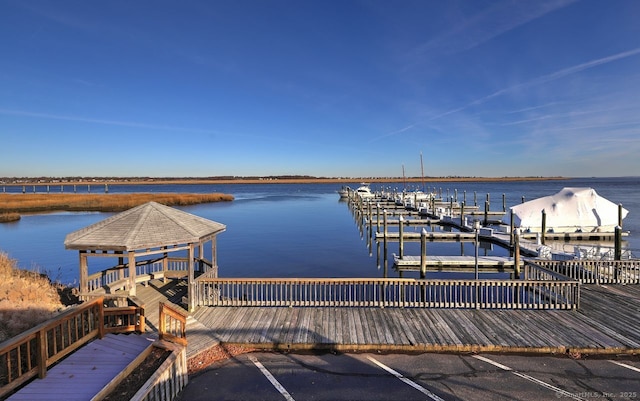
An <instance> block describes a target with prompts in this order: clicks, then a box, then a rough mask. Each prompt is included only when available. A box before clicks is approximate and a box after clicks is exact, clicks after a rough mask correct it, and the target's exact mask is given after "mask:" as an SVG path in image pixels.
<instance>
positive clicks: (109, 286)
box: [88, 257, 215, 292]
mask: <svg viewBox="0 0 640 401" xmlns="http://www.w3.org/2000/svg"><path fill="white" fill-rule="evenodd" d="M164 261H165V258H164V257H161V258H157V259H149V260H141V261H137V262H136V283H146V282H148V281H150V280H153V279H156V278H164V277H172V278H179V277H186V276H187V275H188V272H189V259H188V258H176V257H171V258H170V257H167V258H166V262H167V263H166V270H165V263H164ZM194 267H195V269H196V271H201V272H203V271H210V270H212V269H214V270H215V267H213V266H212V264H211V262H210V261H208V260H205V259H200V258H195V259H194ZM128 281H129V266H128V265H127V264H119V265H116V266H113V267H109V268H107V269H104V270H102V271H99V272H97V273H93V274H91V275H90V276H89V278H88V287H89V288H88V291H89V292H94V291H96V290H98V289H101V288H102V289H105V290H107V292H113V291H116V290H118V289H121V288H124V287H125V286H126V285H127V283H128Z"/></svg>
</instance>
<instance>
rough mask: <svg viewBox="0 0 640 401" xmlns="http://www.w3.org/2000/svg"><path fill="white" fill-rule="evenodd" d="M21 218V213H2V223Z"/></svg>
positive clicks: (0, 216)
mask: <svg viewBox="0 0 640 401" xmlns="http://www.w3.org/2000/svg"><path fill="white" fill-rule="evenodd" d="M18 220H20V214H19V213H0V223H10V222H12V221H18Z"/></svg>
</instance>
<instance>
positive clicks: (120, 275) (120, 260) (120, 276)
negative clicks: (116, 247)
mask: <svg viewBox="0 0 640 401" xmlns="http://www.w3.org/2000/svg"><path fill="white" fill-rule="evenodd" d="M116 253H117V254H120V255H121V254H122V251H118V252H116ZM123 265H124V258H123V257H122V256H118V266H123ZM123 278H124V269H118V280H122V279H123Z"/></svg>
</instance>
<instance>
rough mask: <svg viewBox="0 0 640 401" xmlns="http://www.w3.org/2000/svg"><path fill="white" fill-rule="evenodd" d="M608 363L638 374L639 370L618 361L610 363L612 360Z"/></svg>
mask: <svg viewBox="0 0 640 401" xmlns="http://www.w3.org/2000/svg"><path fill="white" fill-rule="evenodd" d="M609 362H611V363H615V364H616V365H618V366H622V367H623V368H627V369H631V370H635V371H636V372H638V373H640V368H636V367H635V366H631V365H627V364H626V363H622V362H618V361H612V360H609Z"/></svg>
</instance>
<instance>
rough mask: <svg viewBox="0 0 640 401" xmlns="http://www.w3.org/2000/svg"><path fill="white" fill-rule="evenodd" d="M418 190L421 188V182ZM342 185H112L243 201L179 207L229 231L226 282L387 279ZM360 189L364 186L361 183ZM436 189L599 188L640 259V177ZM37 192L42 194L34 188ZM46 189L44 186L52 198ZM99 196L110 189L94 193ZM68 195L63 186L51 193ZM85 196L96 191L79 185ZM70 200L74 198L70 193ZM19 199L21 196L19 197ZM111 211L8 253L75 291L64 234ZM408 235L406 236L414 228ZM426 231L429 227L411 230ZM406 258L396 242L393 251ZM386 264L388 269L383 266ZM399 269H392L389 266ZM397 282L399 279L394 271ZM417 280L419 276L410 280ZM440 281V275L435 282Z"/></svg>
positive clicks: (29, 225)
mask: <svg viewBox="0 0 640 401" xmlns="http://www.w3.org/2000/svg"><path fill="white" fill-rule="evenodd" d="M412 185H414V186H416V185H417V184H412ZM340 186H341V185H340V184H304V185H292V184H259V185H240V184H224V185H141V186H131V185H110V186H109V193H124V192H198V193H206V192H223V193H230V194H232V195H234V196H235V201H233V202H229V203H214V204H205V205H196V206H189V207H182V208H180V209H182V210H184V211H186V212H189V213H192V214H195V215H198V216H202V217H205V218H208V219H211V220H215V221H218V222H220V223H223V224H225V225H226V226H227V230H226V231H225V232H224V233H222V234H220V235H219V236H218V261H219V262H218V263H219V266H220V275H221V276H223V277H382V276H383V275H384V268H382V267H380V268H379V267H378V264H379V263H378V260H377V252H376V248H375V241H374V247H373V249H371V250H370V249H369V248H368V246H367V242H368V241H367V238H366V235H365V236H364V237H363V236H362V235H361V231H360V229H359V228H358V226H357V225H356V223H355V220H354V217H353V214H352V213H351V211H350V210H349V208H348V206H347V204H346V203H345V202H340V201H339V200H338V195H337V193H336V191H337V190H338V189H339V188H340ZM354 186H355V185H354ZM401 186H402V184H397V183H394V184H373V185H372V186H371V187H372V189H374V190H376V189H380V188H382V187H385V188H389V187H391V188H393V187H396V188H398V187H401ZM426 186H427V188H428V189H433V188H435V189H436V190H437V191H440V190H442V194H443V196H444V197H446V196H447V194H448V195H449V196H454V194H455V193H456V191H457V195H458V200H462V199H463V197H464V196H465V191H466V200H467V204H470V203H473V197H474V191H475V192H476V197H477V199H478V204H480V205H483V204H484V200H485V199H486V194H487V193H489V194H490V198H491V210H502V194H505V197H506V204H507V207H509V206H513V205H515V204H518V203H520V202H521V201H522V196H524V197H525V200H531V199H534V198H538V197H541V196H547V195H552V194H554V193H556V192H558V191H560V190H561V189H562V188H563V187H592V188H594V189H595V190H596V192H598V194H599V195H601V196H603V197H605V198H607V199H609V200H610V201H612V202H614V203H621V204H622V205H623V206H624V207H625V208H626V209H627V210H629V215H628V216H627V218H626V219H625V220H624V230H625V231H627V230H628V231H631V234H630V236H629V237H627V238H626V240H627V241H628V247H629V248H630V249H632V251H634V254H635V255H636V256H637V255H640V177H633V178H589V179H570V180H558V181H540V182H505V183H496V182H490V183H483V182H468V183H442V184H440V183H427V184H426ZM26 189H27V191H28V192H32V191H33V187H32V186H27V188H26ZM46 190H47V189H46V187H36V191H38V192H45V191H46ZM90 190H91V192H95V193H100V192H103V191H104V187H102V186H92V187H91V188H90ZM6 191H7V192H22V187H6ZM50 191H51V192H59V191H60V187H59V186H51V187H50ZM77 191H78V192H87V187H86V186H82V187H81V186H78V187H77ZM64 192H73V187H72V186H66V187H65V188H64ZM16 196H20V194H19V193H18V194H16ZM111 215H112V214H111V213H51V214H44V215H25V216H23V217H22V219H21V220H20V221H18V222H16V223H9V224H0V250H2V251H4V252H7V253H8V254H9V256H10V257H12V258H14V259H17V260H18V263H19V265H20V266H21V267H23V268H30V269H37V270H40V271H43V272H47V273H48V274H49V275H50V276H51V277H52V278H53V279H57V280H59V281H61V282H65V283H74V282H76V281H77V277H78V254H77V251H70V250H65V249H64V238H65V236H66V235H67V234H68V233H70V232H72V231H75V230H78V229H80V228H83V227H86V226H88V225H90V224H93V223H95V222H98V221H100V220H103V219H105V218H106V217H108V216H111ZM406 230H407V229H406ZM408 230H416V231H420V230H421V228H414V227H411V228H408ZM393 252H396V253H397V244H390V245H389V258H390V259H391V253H393ZM419 252H420V250H419V244H417V243H413V244H406V245H405V254H406V255H418V254H419ZM427 252H428V253H429V254H432V255H460V254H465V255H473V253H474V249H473V244H470V243H467V244H460V243H429V244H428V245H427ZM480 254H481V255H484V254H487V255H506V254H507V253H506V251H505V250H504V249H501V248H499V247H495V246H494V247H490V246H489V245H485V246H484V247H483V249H482V250H481V251H480ZM113 263H114V260H112V259H111V258H90V259H89V268H90V272H95V271H99V270H101V269H103V268H106V267H108V266H110V265H112V264H113ZM380 264H382V263H380ZM390 265H391V263H389V266H390ZM387 274H388V275H389V276H390V277H396V276H397V273H395V272H393V271H391V269H390V271H388V273H387ZM405 277H411V275H405ZM432 277H433V276H432Z"/></svg>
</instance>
